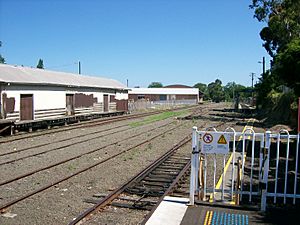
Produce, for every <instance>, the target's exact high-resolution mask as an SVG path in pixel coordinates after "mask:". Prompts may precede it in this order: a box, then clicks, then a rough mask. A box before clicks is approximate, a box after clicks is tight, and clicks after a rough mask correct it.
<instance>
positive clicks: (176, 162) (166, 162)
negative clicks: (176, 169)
mask: <svg viewBox="0 0 300 225" xmlns="http://www.w3.org/2000/svg"><path fill="white" fill-rule="evenodd" d="M188 162H189V160H186V161H184V162H178V161H169V160H167V161H165V163H164V164H169V165H172V164H175V165H186V164H187V163H188Z"/></svg>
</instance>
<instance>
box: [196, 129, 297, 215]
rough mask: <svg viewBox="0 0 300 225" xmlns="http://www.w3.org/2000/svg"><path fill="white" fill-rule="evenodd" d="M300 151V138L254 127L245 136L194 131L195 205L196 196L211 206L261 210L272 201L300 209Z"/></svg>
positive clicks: (284, 131)
mask: <svg viewBox="0 0 300 225" xmlns="http://www.w3.org/2000/svg"><path fill="white" fill-rule="evenodd" d="M298 151H299V135H290V134H289V133H288V131H286V130H281V131H280V132H279V133H276V134H272V133H271V132H270V131H267V132H266V133H255V132H254V130H253V129H252V128H250V127H245V129H244V130H243V132H236V131H235V130H234V129H233V128H227V129H225V130H224V131H221V132H220V131H217V130H216V129H215V128H212V127H211V128H208V129H206V130H203V131H198V130H197V127H193V138H192V164H191V178H190V204H192V205H193V204H194V201H195V196H197V197H198V199H199V200H203V201H208V200H209V201H210V202H215V201H221V202H227V203H230V204H239V203H240V202H243V204H245V203H248V202H250V203H259V204H260V205H261V210H262V211H264V210H266V203H267V202H268V204H269V203H271V202H270V201H269V199H270V198H272V199H273V201H272V202H273V203H275V204H276V203H284V204H286V203H287V202H290V203H292V204H295V203H296V199H299V198H300V195H299V193H300V190H299V185H298V183H299V178H297V174H298V156H299V155H298ZM226 160H227V163H226ZM293 174H294V175H293ZM217 176H220V178H219V180H218V181H217V180H216V179H217ZM287 199H290V200H289V201H287ZM267 200H268V201H267Z"/></svg>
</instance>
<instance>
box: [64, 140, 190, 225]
mask: <svg viewBox="0 0 300 225" xmlns="http://www.w3.org/2000/svg"><path fill="white" fill-rule="evenodd" d="M190 141H191V137H190V135H189V136H186V137H184V138H183V139H182V140H181V141H180V142H179V143H178V144H176V145H175V146H174V147H172V148H171V149H170V150H169V151H167V152H166V153H165V154H164V155H163V156H161V157H160V158H158V159H157V160H155V161H154V162H153V163H152V164H150V165H149V166H148V167H147V168H146V169H144V170H143V171H141V172H140V173H138V174H137V175H136V176H134V177H133V178H131V179H130V180H129V181H127V182H126V183H124V184H123V185H122V186H121V187H119V188H117V189H116V190H114V191H113V192H111V193H110V194H109V195H107V196H105V197H104V196H101V195H98V196H100V197H103V198H102V199H100V200H87V201H88V202H90V203H93V204H94V206H93V207H91V208H89V209H88V210H86V211H85V212H83V213H82V214H81V215H79V216H78V217H77V218H76V219H75V220H73V221H72V222H70V223H69V225H75V224H77V223H78V222H80V221H81V220H83V219H84V218H86V217H87V216H88V215H90V214H91V213H92V212H94V211H95V210H100V209H103V208H104V207H105V206H107V205H109V204H112V205H113V206H117V207H126V208H131V209H138V210H148V211H150V210H151V209H152V208H153V207H155V206H156V205H157V203H158V202H159V199H160V197H161V196H163V195H164V194H165V193H166V192H167V190H169V189H170V187H172V186H174V185H175V184H176V183H177V181H178V180H179V178H180V177H181V176H183V174H184V173H186V172H187V171H188V169H189V167H190V158H189V157H188V154H178V153H177V154H176V151H177V150H178V149H179V148H180V147H182V146H184V145H186V144H187V143H189V142H190ZM171 185H172V186H171ZM96 196H97V195H96Z"/></svg>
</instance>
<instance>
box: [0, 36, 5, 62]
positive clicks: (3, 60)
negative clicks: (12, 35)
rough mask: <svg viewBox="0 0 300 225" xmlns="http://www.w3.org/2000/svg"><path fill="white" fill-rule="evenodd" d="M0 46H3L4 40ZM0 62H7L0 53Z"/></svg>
mask: <svg viewBox="0 0 300 225" xmlns="http://www.w3.org/2000/svg"><path fill="white" fill-rule="evenodd" d="M0 47H2V41H0ZM0 63H1V64H4V63H5V59H4V58H3V57H2V55H1V54H0Z"/></svg>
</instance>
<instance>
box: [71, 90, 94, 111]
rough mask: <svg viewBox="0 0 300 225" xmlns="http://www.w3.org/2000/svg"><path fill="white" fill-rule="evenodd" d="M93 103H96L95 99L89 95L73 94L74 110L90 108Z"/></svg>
mask: <svg viewBox="0 0 300 225" xmlns="http://www.w3.org/2000/svg"><path fill="white" fill-rule="evenodd" d="M94 103H97V98H94V95H93V94H90V95H86V94H82V93H76V94H75V108H79V107H92V106H93V105H94Z"/></svg>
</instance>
